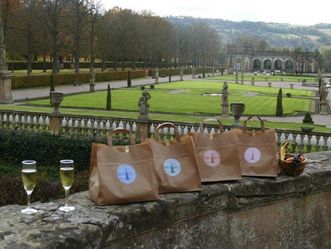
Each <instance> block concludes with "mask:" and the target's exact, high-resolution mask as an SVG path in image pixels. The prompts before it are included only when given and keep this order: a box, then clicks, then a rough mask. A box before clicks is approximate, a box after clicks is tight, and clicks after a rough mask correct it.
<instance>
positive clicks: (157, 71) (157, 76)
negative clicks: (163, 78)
mask: <svg viewBox="0 0 331 249" xmlns="http://www.w3.org/2000/svg"><path fill="white" fill-rule="evenodd" d="M154 77H155V84H158V83H159V69H158V68H157V69H155V76H154Z"/></svg>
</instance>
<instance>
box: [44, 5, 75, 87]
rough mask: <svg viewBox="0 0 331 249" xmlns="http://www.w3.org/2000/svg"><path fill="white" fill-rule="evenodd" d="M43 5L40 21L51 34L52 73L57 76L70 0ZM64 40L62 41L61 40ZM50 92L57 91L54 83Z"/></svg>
mask: <svg viewBox="0 0 331 249" xmlns="http://www.w3.org/2000/svg"><path fill="white" fill-rule="evenodd" d="M40 1H41V4H42V14H41V17H40V21H42V22H43V23H44V24H45V25H46V27H47V30H48V32H49V35H50V40H51V51H52V57H53V68H52V73H53V74H55V73H57V72H58V70H59V52H60V47H61V45H62V43H61V41H62V39H64V36H63V30H64V20H65V17H66V16H65V14H66V11H65V10H66V8H67V6H68V1H69V0H40ZM61 38H62V39H61ZM50 90H51V91H54V90H55V85H54V82H53V83H52V84H51V86H50Z"/></svg>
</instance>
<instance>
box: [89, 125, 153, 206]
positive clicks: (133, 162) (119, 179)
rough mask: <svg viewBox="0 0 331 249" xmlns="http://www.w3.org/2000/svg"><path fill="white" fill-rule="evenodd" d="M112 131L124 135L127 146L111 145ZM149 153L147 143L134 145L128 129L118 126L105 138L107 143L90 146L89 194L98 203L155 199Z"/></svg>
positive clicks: (151, 159) (151, 161)
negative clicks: (125, 135)
mask: <svg viewBox="0 0 331 249" xmlns="http://www.w3.org/2000/svg"><path fill="white" fill-rule="evenodd" d="M113 134H128V135H129V136H130V138H131V145H130V146H126V147H123V146H112V135H113ZM153 168H154V165H153V156H152V152H151V150H150V149H149V147H148V144H147V143H141V144H137V145H135V144H134V139H133V137H132V135H131V132H129V131H128V130H125V129H122V128H118V129H116V130H114V131H113V132H112V133H111V135H110V136H109V138H108V146H107V145H102V144H96V143H94V144H93V145H92V152H91V161H90V176H89V195H90V198H91V199H92V200H93V201H94V202H96V203H97V204H100V205H107V204H119V203H130V202H140V201H150V200H157V199H158V184H157V179H156V176H155V173H154V170H153Z"/></svg>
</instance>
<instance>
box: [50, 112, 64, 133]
mask: <svg viewBox="0 0 331 249" xmlns="http://www.w3.org/2000/svg"><path fill="white" fill-rule="evenodd" d="M48 118H49V131H50V133H52V134H55V135H58V134H59V133H60V128H61V119H62V118H61V116H58V115H51V116H49V117H48Z"/></svg>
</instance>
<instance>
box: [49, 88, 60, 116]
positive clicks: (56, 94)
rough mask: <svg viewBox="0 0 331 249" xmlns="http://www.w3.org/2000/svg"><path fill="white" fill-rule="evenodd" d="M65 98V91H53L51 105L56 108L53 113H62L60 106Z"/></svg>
mask: <svg viewBox="0 0 331 249" xmlns="http://www.w3.org/2000/svg"><path fill="white" fill-rule="evenodd" d="M62 100H63V93H61V92H54V91H53V92H51V105H52V107H53V108H54V110H53V112H52V114H60V111H59V107H60V105H61V102H62Z"/></svg>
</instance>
